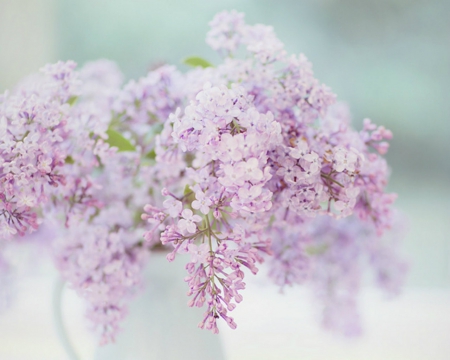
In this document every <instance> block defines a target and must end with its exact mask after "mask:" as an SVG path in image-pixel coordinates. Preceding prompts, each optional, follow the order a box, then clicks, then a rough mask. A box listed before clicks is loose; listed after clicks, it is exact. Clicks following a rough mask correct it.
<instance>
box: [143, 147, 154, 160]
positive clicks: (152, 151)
mask: <svg viewBox="0 0 450 360" xmlns="http://www.w3.org/2000/svg"><path fill="white" fill-rule="evenodd" d="M145 158H146V159H149V160H155V159H156V151H155V149H151V150H150V151H149V152H148V153H147V154H145Z"/></svg>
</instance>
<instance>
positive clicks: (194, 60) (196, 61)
mask: <svg viewBox="0 0 450 360" xmlns="http://www.w3.org/2000/svg"><path fill="white" fill-rule="evenodd" d="M183 64H186V65H189V66H192V67H198V66H200V67H202V68H207V67H214V66H213V64H211V63H210V62H208V61H206V60H205V59H202V58H201V57H198V56H190V57H188V58H186V59H184V60H183Z"/></svg>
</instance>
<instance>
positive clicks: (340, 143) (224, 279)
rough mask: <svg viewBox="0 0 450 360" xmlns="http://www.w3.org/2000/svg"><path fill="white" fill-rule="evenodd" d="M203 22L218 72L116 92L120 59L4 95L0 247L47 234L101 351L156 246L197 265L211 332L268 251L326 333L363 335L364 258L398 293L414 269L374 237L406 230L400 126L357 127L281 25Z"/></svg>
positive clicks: (67, 69)
mask: <svg viewBox="0 0 450 360" xmlns="http://www.w3.org/2000/svg"><path fill="white" fill-rule="evenodd" d="M210 25H211V30H210V31H209V33H208V34H207V43H208V44H209V45H210V46H211V47H212V48H213V49H214V50H217V51H218V53H219V54H220V55H221V56H222V58H223V61H222V63H220V64H217V65H216V66H211V64H209V63H208V62H206V61H204V60H201V59H196V60H195V59H194V60H192V59H191V60H192V61H190V63H191V64H194V65H195V64H197V65H200V66H197V67H195V68H194V69H192V70H190V71H188V72H186V73H182V72H180V71H178V70H177V69H176V68H175V67H173V66H169V65H163V66H161V67H159V68H157V69H155V70H152V71H150V72H149V73H148V74H147V75H146V76H144V77H143V78H141V79H139V80H137V81H135V80H131V81H129V82H128V83H126V84H125V85H122V82H123V76H122V75H121V73H120V71H119V70H118V69H117V67H116V66H115V65H114V63H112V62H109V61H106V60H101V61H97V62H94V63H89V64H87V65H85V66H84V67H83V68H81V69H80V70H76V65H75V63H73V62H71V61H69V62H59V63H57V64H54V65H48V66H46V67H45V68H43V69H42V72H41V73H40V74H39V75H36V76H33V77H30V78H29V79H28V80H26V81H24V82H23V83H22V84H20V85H19V86H18V87H17V89H15V90H14V91H13V92H11V93H5V94H4V95H2V97H0V134H1V140H0V154H1V157H0V186H1V190H2V191H1V194H0V235H1V238H0V241H1V242H3V243H5V242H7V241H13V240H14V238H15V237H17V236H22V235H25V234H28V233H30V232H31V231H35V230H37V229H38V227H39V225H40V224H41V223H42V222H47V224H51V226H52V227H53V229H54V236H53V237H52V239H48V241H49V242H50V243H51V247H52V249H53V255H54V258H55V262H56V266H57V268H58V270H59V271H60V273H61V275H62V277H63V279H64V280H65V281H66V282H67V283H68V284H69V285H70V286H71V287H72V288H74V289H75V290H76V291H77V292H78V294H80V296H82V297H83V298H84V299H86V301H87V302H88V304H89V306H88V314H87V315H88V317H89V318H90V319H91V320H92V322H93V324H94V325H96V326H97V328H98V329H99V331H100V334H101V343H107V342H110V341H113V340H114V338H115V336H116V334H117V331H118V329H119V325H120V321H121V320H122V319H123V318H124V317H125V316H126V308H127V305H126V304H127V299H129V298H130V297H131V296H133V295H134V294H136V293H137V290H138V289H139V287H141V285H142V279H141V274H142V271H143V269H144V267H145V264H146V262H147V261H151V251H152V250H153V249H155V248H161V247H163V248H166V249H168V255H167V259H168V260H169V261H173V260H174V259H175V258H176V255H177V254H189V255H190V261H189V262H188V263H187V264H186V271H187V276H186V278H185V279H184V280H185V281H186V283H187V287H188V294H189V300H188V305H189V306H196V307H204V308H205V313H204V316H203V318H201V319H199V326H200V327H201V328H206V329H208V330H211V331H213V332H214V333H217V332H218V331H219V330H218V327H217V320H218V319H223V320H224V321H225V322H226V323H227V324H228V325H229V326H230V327H231V328H235V327H236V323H235V321H234V319H233V318H232V317H231V316H230V312H231V311H232V310H233V309H234V308H235V307H236V304H238V303H240V302H241V301H242V300H243V290H244V289H245V282H244V278H245V276H246V273H248V272H251V273H253V274H256V273H257V272H258V269H259V268H260V264H261V263H262V262H263V261H264V260H265V259H268V263H269V264H268V265H269V276H270V278H271V279H272V281H274V282H275V283H276V284H278V285H280V286H281V287H284V286H286V285H289V286H290V285H293V284H304V285H305V286H309V287H310V288H311V289H312V291H313V292H314V294H316V295H317V297H318V299H320V303H321V304H322V306H323V309H324V310H323V314H324V316H323V324H324V325H325V326H326V327H328V328H331V329H334V330H338V331H341V332H344V333H355V332H358V331H359V323H358V321H357V320H358V312H357V308H356V294H357V290H358V288H359V284H360V281H361V280H360V274H361V271H362V269H363V265H364V264H368V265H370V266H372V268H373V269H374V271H375V275H376V280H377V283H378V284H380V285H381V287H383V288H385V289H386V290H388V291H389V292H390V293H395V292H396V291H397V290H398V288H399V286H400V285H401V279H402V277H403V275H404V273H405V265H404V263H403V261H402V260H400V258H398V256H397V255H396V249H395V248H394V246H393V245H392V244H391V243H390V242H388V241H386V240H383V238H382V237H381V235H382V234H383V233H385V231H386V230H388V229H390V228H391V227H392V226H393V224H394V220H395V216H394V212H393V210H392V204H393V202H394V200H395V195H394V194H388V193H386V191H385V188H386V185H387V179H388V175H389V170H388V166H387V164H386V161H385V160H384V159H383V158H382V157H381V155H383V154H385V153H386V151H387V149H388V143H387V142H386V140H389V139H390V138H391V137H392V134H391V132H390V131H388V130H386V129H385V128H384V127H377V126H376V125H374V124H373V123H372V122H370V120H367V119H366V120H364V126H363V129H362V130H361V131H360V132H357V131H355V130H354V129H352V127H351V124H350V116H349V112H348V109H347V107H346V106H345V105H343V104H341V103H337V102H336V96H335V95H334V94H333V93H332V92H331V90H330V89H329V88H328V87H326V86H325V85H323V84H321V83H320V82H319V81H318V80H317V79H316V78H315V77H314V75H313V72H312V66H311V63H309V62H308V60H307V59H306V57H305V56H304V55H299V56H294V55H292V56H291V55H288V54H287V53H286V51H285V50H284V46H283V44H282V43H281V42H280V41H279V40H278V39H277V37H276V36H275V33H274V31H273V29H272V28H271V27H269V26H264V25H254V26H250V25H247V24H245V22H244V15H243V14H239V13H237V12H235V11H232V12H222V13H219V14H218V15H216V17H215V18H214V19H213V20H212V21H211V23H210ZM143 212H144V213H143ZM144 233H145V235H144V237H142V234H144ZM0 245H1V244H0ZM0 249H2V246H0ZM149 254H150V256H149ZM0 271H1V269H0ZM180 281H182V279H180ZM149 306H151V305H150V304H149ZM187 311H188V310H187ZM343 314H344V315H345V316H342V315H343Z"/></svg>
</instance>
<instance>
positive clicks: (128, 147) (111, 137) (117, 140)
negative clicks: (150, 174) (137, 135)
mask: <svg viewBox="0 0 450 360" xmlns="http://www.w3.org/2000/svg"><path fill="white" fill-rule="evenodd" d="M106 134H107V135H108V140H106V142H107V143H108V144H109V145H110V146H115V147H116V148H118V149H119V151H136V148H135V147H134V146H133V145H132V144H131V143H130V141H129V140H127V139H125V138H124V137H123V136H122V135H121V134H119V133H118V132H117V131H115V130H112V129H108V130H107V131H106Z"/></svg>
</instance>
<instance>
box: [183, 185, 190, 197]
mask: <svg viewBox="0 0 450 360" xmlns="http://www.w3.org/2000/svg"><path fill="white" fill-rule="evenodd" d="M191 192H192V190H191V188H190V187H189V185H186V186H185V187H184V192H183V195H184V196H186V195H188V194H190V193H191Z"/></svg>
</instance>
